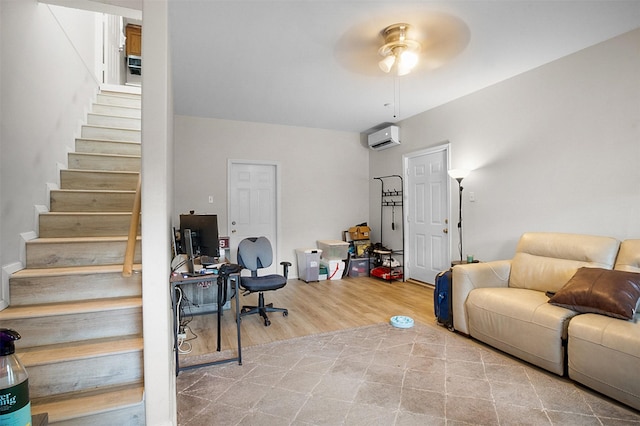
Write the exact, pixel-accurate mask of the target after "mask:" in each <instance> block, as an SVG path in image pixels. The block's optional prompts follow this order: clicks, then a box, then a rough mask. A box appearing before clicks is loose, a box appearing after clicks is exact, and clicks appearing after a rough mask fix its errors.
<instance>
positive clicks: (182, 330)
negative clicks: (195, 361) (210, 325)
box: [176, 286, 197, 354]
mask: <svg viewBox="0 0 640 426" xmlns="http://www.w3.org/2000/svg"><path fill="white" fill-rule="evenodd" d="M176 289H177V290H178V303H177V306H178V309H176V324H177V329H176V336H177V339H178V342H177V343H178V344H177V345H176V346H177V347H178V353H180V354H188V353H191V351H192V349H193V348H192V347H191V343H189V342H187V333H186V330H191V329H190V328H189V327H188V326H187V324H188V323H189V322H190V321H191V320H189V321H187V323H185V324H183V323H182V322H180V313H181V312H182V299H183V298H184V295H183V293H182V289H181V288H180V287H179V286H177V287H176ZM192 334H193V335H194V336H195V333H192ZM196 337H197V336H196Z"/></svg>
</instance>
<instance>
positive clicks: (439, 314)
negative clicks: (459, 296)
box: [433, 269, 454, 331]
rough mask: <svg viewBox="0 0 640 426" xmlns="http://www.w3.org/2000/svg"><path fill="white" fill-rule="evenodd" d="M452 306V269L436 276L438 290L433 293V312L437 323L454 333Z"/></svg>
mask: <svg viewBox="0 0 640 426" xmlns="http://www.w3.org/2000/svg"><path fill="white" fill-rule="evenodd" d="M451 306H452V304H451V269H448V270H446V271H442V272H440V273H439V274H438V275H436V288H435V290H434V291H433V312H434V313H435V316H436V322H437V323H438V324H439V325H442V326H444V327H447V329H449V330H450V331H453V330H454V328H453V311H452V307H451Z"/></svg>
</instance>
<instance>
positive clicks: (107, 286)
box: [9, 269, 142, 306]
mask: <svg viewBox="0 0 640 426" xmlns="http://www.w3.org/2000/svg"><path fill="white" fill-rule="evenodd" d="M9 285H10V294H11V306H23V305H34V304H39V303H57V302H72V301H81V300H94V299H105V298H108V297H134V296H141V295H142V274H140V273H136V274H133V275H131V276H130V277H123V276H122V270H121V269H120V270H118V271H116V272H110V273H95V274H82V275H59V276H56V275H54V276H41V277H30V278H13V277H12V278H10V279H9Z"/></svg>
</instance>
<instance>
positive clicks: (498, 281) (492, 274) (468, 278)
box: [451, 260, 511, 334]
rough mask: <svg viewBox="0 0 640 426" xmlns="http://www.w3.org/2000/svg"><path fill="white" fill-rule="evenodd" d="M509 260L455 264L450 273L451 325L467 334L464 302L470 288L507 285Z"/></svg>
mask: <svg viewBox="0 0 640 426" xmlns="http://www.w3.org/2000/svg"><path fill="white" fill-rule="evenodd" d="M510 272H511V260H496V261H493V262H485V263H470V264H466V265H456V266H454V267H453V274H452V282H453V285H452V290H451V291H452V295H451V302H452V310H453V326H454V327H455V329H456V331H459V332H461V333H464V334H469V318H468V315H467V309H466V306H465V303H466V301H467V297H468V296H469V293H470V292H471V290H473V289H475V288H483V287H509V273H510Z"/></svg>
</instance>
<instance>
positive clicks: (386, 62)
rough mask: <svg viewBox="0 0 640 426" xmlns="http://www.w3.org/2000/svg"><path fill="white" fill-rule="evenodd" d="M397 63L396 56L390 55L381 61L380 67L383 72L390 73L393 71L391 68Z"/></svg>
mask: <svg viewBox="0 0 640 426" xmlns="http://www.w3.org/2000/svg"><path fill="white" fill-rule="evenodd" d="M395 62H396V57H395V55H389V56H387V57H385V58H384V59H383V60H381V61H380V62H378V66H379V67H380V69H381V70H382V71H384V72H387V73H388V72H389V71H391V68H392V67H393V64H394V63H395Z"/></svg>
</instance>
